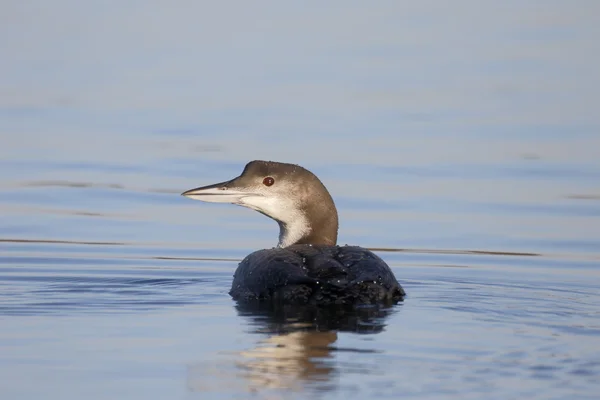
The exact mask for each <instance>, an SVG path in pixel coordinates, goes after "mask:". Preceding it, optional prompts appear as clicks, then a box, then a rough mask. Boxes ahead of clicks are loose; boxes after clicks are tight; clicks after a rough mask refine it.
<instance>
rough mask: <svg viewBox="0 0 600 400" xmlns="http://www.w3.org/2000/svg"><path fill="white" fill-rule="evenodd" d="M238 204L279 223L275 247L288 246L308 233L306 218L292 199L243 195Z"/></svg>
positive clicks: (309, 229)
mask: <svg viewBox="0 0 600 400" xmlns="http://www.w3.org/2000/svg"><path fill="white" fill-rule="evenodd" d="M238 204H239V205H241V206H244V207H248V208H251V209H253V210H256V211H258V212H260V213H262V214H264V215H266V216H267V217H269V218H272V219H274V220H275V221H277V223H278V224H279V243H278V244H277V247H288V246H291V245H293V244H294V243H296V242H297V241H299V240H300V239H302V238H303V237H305V236H306V235H308V234H310V231H311V228H310V224H309V223H308V218H306V215H305V214H304V213H303V212H302V211H301V210H300V208H299V207H298V203H297V202H296V201H294V200H292V199H286V198H274V197H267V196H245V197H243V198H242V199H240V201H239V202H238Z"/></svg>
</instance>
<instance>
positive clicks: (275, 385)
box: [237, 305, 393, 391]
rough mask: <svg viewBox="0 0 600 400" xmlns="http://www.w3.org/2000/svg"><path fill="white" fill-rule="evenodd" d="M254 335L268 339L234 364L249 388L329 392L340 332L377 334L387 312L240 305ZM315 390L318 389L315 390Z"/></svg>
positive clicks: (385, 308) (246, 352)
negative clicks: (314, 389) (306, 389)
mask: <svg viewBox="0 0 600 400" xmlns="http://www.w3.org/2000/svg"><path fill="white" fill-rule="evenodd" d="M237 310H238V313H239V314H240V315H241V316H242V317H244V318H247V319H248V320H250V324H251V326H253V328H254V329H253V332H255V333H261V334H266V335H267V337H266V338H265V339H263V340H261V341H260V342H259V343H258V344H257V346H256V347H254V348H253V349H251V350H247V351H244V352H241V353H240V356H241V357H240V359H239V360H238V362H237V365H238V367H239V368H240V371H242V375H243V376H244V377H245V381H246V382H247V384H248V388H249V389H250V390H251V391H256V390H260V389H264V388H270V389H292V390H302V388H303V387H305V386H306V384H309V383H310V384H311V386H312V387H315V384H316V386H318V388H320V389H321V390H324V389H328V388H332V386H333V384H332V382H331V377H332V376H334V375H335V374H334V373H335V372H336V371H335V369H336V364H335V362H333V360H332V359H333V356H334V352H335V351H357V352H364V351H363V350H361V349H341V348H338V347H335V346H334V343H335V342H336V341H337V338H338V332H343V331H347V332H355V333H362V334H375V333H379V332H381V331H383V329H384V327H385V319H386V317H387V316H388V315H389V314H390V313H391V312H392V310H393V309H391V308H389V307H372V306H371V307H364V308H347V307H346V308H344V307H330V308H317V307H306V306H289V305H286V306H273V305H251V306H248V305H243V306H242V305H238V306H237ZM315 388H316V387H315Z"/></svg>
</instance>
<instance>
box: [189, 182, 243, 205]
mask: <svg viewBox="0 0 600 400" xmlns="http://www.w3.org/2000/svg"><path fill="white" fill-rule="evenodd" d="M231 182H232V181H227V182H220V183H215V184H214V185H208V186H202V187H199V188H195V189H190V190H188V191H185V192H183V193H181V195H182V196H185V197H189V198H190V199H193V200H200V201H206V202H208V203H233V204H236V203H239V201H240V200H241V199H242V198H244V197H246V196H251V195H252V193H249V192H247V191H243V190H236V189H233V188H231V187H230V184H231Z"/></svg>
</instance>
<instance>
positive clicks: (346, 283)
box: [229, 245, 405, 305]
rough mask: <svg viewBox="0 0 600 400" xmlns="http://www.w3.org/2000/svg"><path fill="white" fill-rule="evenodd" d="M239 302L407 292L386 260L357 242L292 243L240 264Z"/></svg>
mask: <svg viewBox="0 0 600 400" xmlns="http://www.w3.org/2000/svg"><path fill="white" fill-rule="evenodd" d="M229 293H230V294H231V296H232V297H233V298H234V299H235V300H237V301H238V302H242V303H244V302H253V301H274V302H281V303H290V304H292V303H293V304H314V305H328V304H348V305H350V304H377V303H394V302H397V301H398V300H401V299H402V298H403V296H404V295H405V292H404V290H403V289H402V287H401V286H400V284H399V283H398V281H397V280H396V278H395V277H394V274H393V273H392V271H391V270H390V268H389V267H388V265H387V264H386V263H385V262H384V261H383V260H382V259H381V258H379V257H377V256H376V255H375V254H373V253H372V252H371V251H369V250H367V249H364V248H361V247H357V246H317V245H293V246H289V247H286V248H277V249H267V250H259V251H256V252H254V253H252V254H250V255H248V256H247V257H246V258H245V259H244V260H243V261H242V262H241V263H240V265H239V266H238V269H237V270H236V272H235V276H234V279H233V283H232V287H231V291H230V292H229Z"/></svg>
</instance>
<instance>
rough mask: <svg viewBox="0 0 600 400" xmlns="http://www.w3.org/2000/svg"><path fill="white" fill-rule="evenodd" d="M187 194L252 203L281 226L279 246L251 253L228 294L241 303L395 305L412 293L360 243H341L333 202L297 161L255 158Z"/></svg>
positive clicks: (237, 273) (209, 198) (217, 199)
mask: <svg viewBox="0 0 600 400" xmlns="http://www.w3.org/2000/svg"><path fill="white" fill-rule="evenodd" d="M182 195H183V196H185V197H188V198H190V199H194V200H201V201H204V202H209V203H230V204H235V205H239V206H242V207H246V208H250V209H253V210H256V211H258V212H259V213H261V214H263V215H266V216H267V217H269V218H271V219H273V220H275V221H276V222H277V223H278V224H279V241H278V244H277V247H275V248H271V249H263V250H258V251H255V252H253V253H251V254H249V255H248V256H246V257H245V258H244V259H243V260H242V261H241V262H240V263H239V265H238V267H237V270H236V271H235V274H234V278H233V282H232V285H231V290H230V292H229V294H230V295H231V297H232V298H233V299H234V300H235V301H237V302H238V303H241V304H244V303H252V302H271V303H276V304H306V305H313V306H326V305H352V306H357V305H363V304H365V305H366V304H395V303H397V302H398V301H402V300H403V299H404V296H405V295H406V292H405V291H404V289H403V288H402V286H401V285H400V284H399V283H398V281H397V280H396V277H395V276H394V274H393V272H392V271H391V269H390V267H389V266H388V265H387V264H386V263H385V262H384V261H383V260H382V259H381V258H379V257H378V256H377V255H376V254H374V253H373V252H371V251H370V250H368V249H365V248H363V247H359V246H348V245H344V246H339V245H338V244H337V236H338V212H337V209H336V206H335V203H334V201H333V199H332V197H331V195H330V193H329V191H328V190H327V188H326V187H325V185H324V184H323V183H322V182H321V180H319V178H317V176H316V175H315V174H313V173H312V172H310V171H309V170H307V169H305V168H303V167H301V166H299V165H295V164H289V163H283V162H274V161H262V160H254V161H250V162H249V163H248V164H246V166H245V167H244V170H243V171H242V173H241V175H240V176H238V177H236V178H233V179H231V180H228V181H225V182H220V183H215V184H212V185H208V186H202V187H198V188H195V189H190V190H187V191H185V192H183V193H182Z"/></svg>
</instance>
